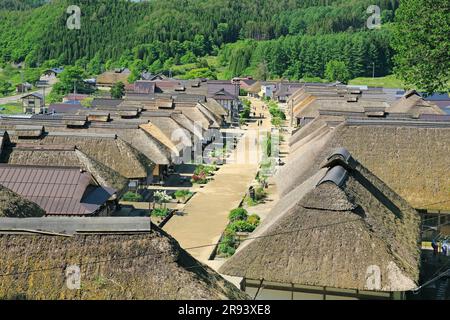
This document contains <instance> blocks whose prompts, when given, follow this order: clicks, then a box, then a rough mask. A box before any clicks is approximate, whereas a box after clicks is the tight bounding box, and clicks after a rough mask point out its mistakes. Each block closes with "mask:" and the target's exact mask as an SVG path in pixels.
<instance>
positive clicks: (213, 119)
mask: <svg viewBox="0 0 450 320" xmlns="http://www.w3.org/2000/svg"><path fill="white" fill-rule="evenodd" d="M195 107H196V108H197V109H198V110H199V111H200V112H201V113H202V114H203V115H204V116H205V117H206V118H207V120H208V127H207V128H216V129H218V128H220V125H221V124H222V121H223V120H222V116H219V115H217V114H216V113H214V112H212V111H210V110H209V109H208V108H206V107H205V106H204V105H203V104H201V103H200V102H199V103H197V105H196V106H195Z"/></svg>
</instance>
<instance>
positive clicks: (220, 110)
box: [201, 98, 228, 117]
mask: <svg viewBox="0 0 450 320" xmlns="http://www.w3.org/2000/svg"><path fill="white" fill-rule="evenodd" d="M201 104H202V105H203V106H204V107H205V108H206V109H208V110H209V111H211V112H212V113H214V114H215V115H217V116H219V117H222V116H226V115H228V112H227V110H226V109H225V108H224V107H223V106H222V105H221V104H220V103H218V102H217V101H216V100H214V99H212V98H209V99H208V100H207V101H206V102H201Z"/></svg>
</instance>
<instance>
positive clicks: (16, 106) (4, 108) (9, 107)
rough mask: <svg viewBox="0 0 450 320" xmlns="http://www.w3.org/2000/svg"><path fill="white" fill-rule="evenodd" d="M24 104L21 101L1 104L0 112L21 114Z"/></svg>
mask: <svg viewBox="0 0 450 320" xmlns="http://www.w3.org/2000/svg"><path fill="white" fill-rule="evenodd" d="M20 113H22V105H21V104H20V103H7V104H0V114H20Z"/></svg>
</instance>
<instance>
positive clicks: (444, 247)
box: [442, 240, 448, 257]
mask: <svg viewBox="0 0 450 320" xmlns="http://www.w3.org/2000/svg"><path fill="white" fill-rule="evenodd" d="M442 255H443V256H444V257H446V256H447V255H448V243H447V240H446V241H444V243H443V244H442Z"/></svg>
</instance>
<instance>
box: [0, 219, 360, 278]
mask: <svg viewBox="0 0 450 320" xmlns="http://www.w3.org/2000/svg"><path fill="white" fill-rule="evenodd" d="M360 220H361V221H362V220H364V219H362V218H358V219H352V220H346V221H340V222H335V223H329V224H324V225H318V226H313V227H309V228H302V229H295V230H290V231H284V232H278V233H273V234H268V235H261V236H257V237H249V238H246V239H243V240H242V242H244V241H249V240H256V239H262V238H269V237H275V236H279V235H284V234H290V233H295V232H303V231H309V230H314V229H322V228H328V227H332V226H335V225H340V224H347V223H350V222H355V221H360ZM222 243H224V242H223V241H219V242H216V243H210V244H205V245H199V246H194V247H188V248H184V250H185V251H189V250H195V249H202V248H207V247H215V246H218V245H220V244H222ZM164 254H166V253H144V254H139V255H135V256H128V257H120V258H111V259H105V260H97V261H91V262H85V263H79V264H77V266H79V267H81V266H86V265H95V264H100V263H106V262H111V261H121V260H134V259H137V258H141V257H148V256H158V255H164ZM66 265H67V264H64V265H62V266H55V267H50V268H45V269H35V270H26V271H19V272H12V273H3V274H0V277H8V276H17V275H23V274H30V273H37V272H45V271H52V270H57V269H64V268H65V267H66ZM199 266H201V265H200V264H199ZM199 266H193V267H186V268H185V269H189V268H194V267H199Z"/></svg>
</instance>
